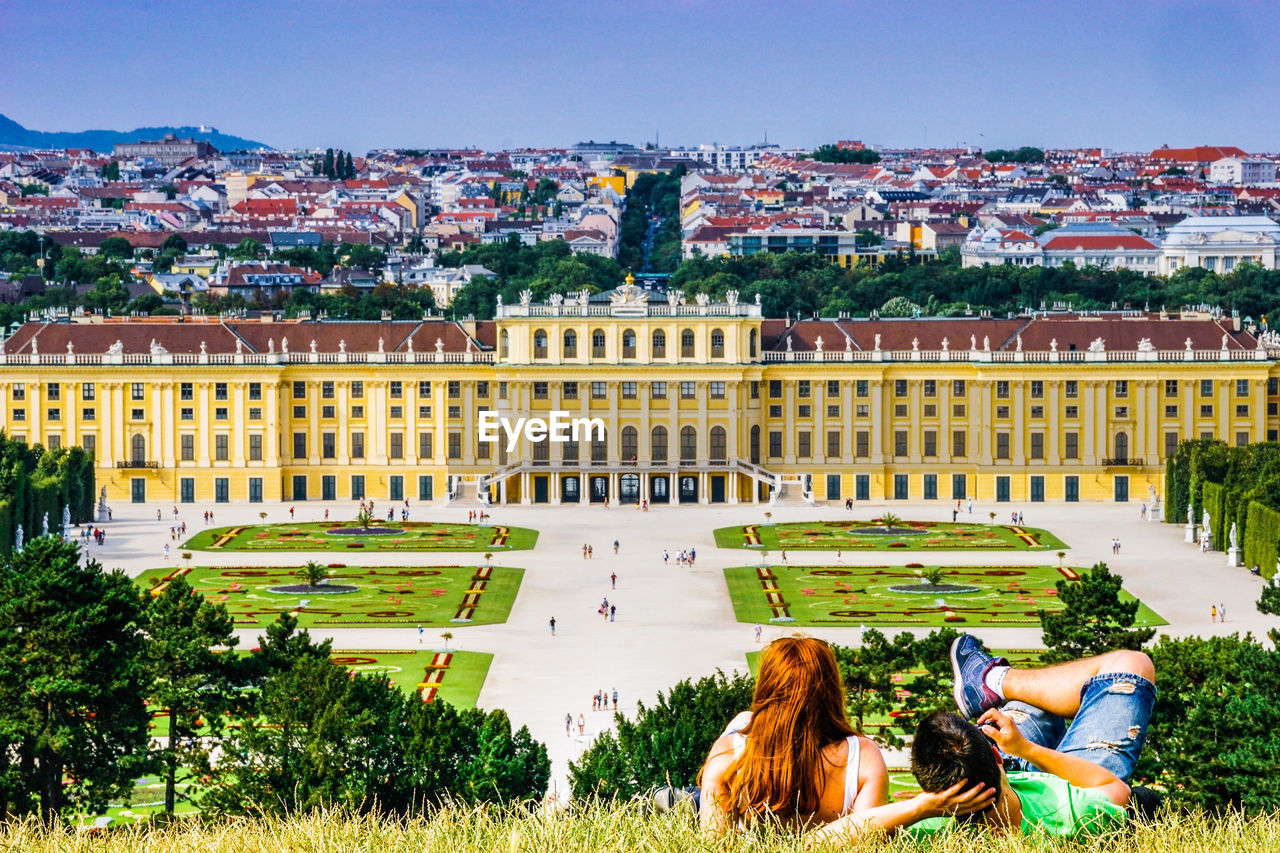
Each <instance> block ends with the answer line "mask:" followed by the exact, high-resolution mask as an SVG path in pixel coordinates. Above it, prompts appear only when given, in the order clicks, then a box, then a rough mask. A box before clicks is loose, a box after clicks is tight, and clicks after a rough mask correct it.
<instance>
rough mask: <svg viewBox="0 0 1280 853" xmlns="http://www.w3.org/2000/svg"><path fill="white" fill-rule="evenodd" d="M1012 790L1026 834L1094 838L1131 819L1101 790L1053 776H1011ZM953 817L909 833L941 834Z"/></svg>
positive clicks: (932, 820) (929, 822)
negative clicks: (1018, 802) (1080, 785)
mask: <svg viewBox="0 0 1280 853" xmlns="http://www.w3.org/2000/svg"><path fill="white" fill-rule="evenodd" d="M1007 775H1008V777H1009V787H1010V788H1012V789H1013V791H1014V793H1016V794H1017V795H1018V799H1020V800H1022V827H1021V829H1022V833H1023V835H1030V834H1032V833H1035V832H1045V833H1048V834H1049V835H1064V836H1072V835H1078V834H1085V835H1093V834H1098V833H1101V832H1105V831H1107V830H1109V829H1118V828H1119V827H1121V826H1123V825H1124V822H1125V821H1126V820H1127V819H1128V818H1127V815H1126V812H1125V809H1124V806H1117V805H1116V804H1115V803H1113V802H1111V801H1110V800H1109V799H1107V798H1106V796H1105V795H1103V794H1102V793H1100V792H1099V791H1095V790H1092V789H1090V788H1077V787H1076V786H1075V785H1072V784H1071V783H1070V782H1068V781H1066V780H1065V779H1059V778H1058V777H1057V776H1054V775H1052V774H1049V773H1022V772H1013V773H1009V774H1007ZM952 820H953V818H949V817H934V818H929V819H928V820H922V821H920V822H919V823H917V824H914V825H912V826H911V827H910V828H908V829H907V830H906V831H907V832H908V833H909V834H911V835H913V836H916V837H923V836H928V835H931V834H932V833H935V832H938V831H939V830H941V829H943V828H944V827H946V826H947V825H948V824H950V823H951V822H952Z"/></svg>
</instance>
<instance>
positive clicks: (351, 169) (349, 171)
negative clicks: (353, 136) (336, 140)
mask: <svg viewBox="0 0 1280 853" xmlns="http://www.w3.org/2000/svg"><path fill="white" fill-rule="evenodd" d="M342 168H343V172H342V176H343V177H344V178H347V179H350V178H354V177H355V176H356V167H355V163H353V162H352V161H351V152H350V151H348V152H347V160H346V163H345V164H343V167H342Z"/></svg>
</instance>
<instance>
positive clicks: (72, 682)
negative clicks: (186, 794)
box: [0, 536, 148, 823]
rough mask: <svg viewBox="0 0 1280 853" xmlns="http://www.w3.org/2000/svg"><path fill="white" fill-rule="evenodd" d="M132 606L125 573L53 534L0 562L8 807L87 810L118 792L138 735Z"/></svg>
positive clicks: (139, 670) (134, 758) (2, 758)
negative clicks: (83, 555)
mask: <svg viewBox="0 0 1280 853" xmlns="http://www.w3.org/2000/svg"><path fill="white" fill-rule="evenodd" d="M140 616H141V605H140V603H139V600H138V593H137V590H136V589H135V588H134V586H133V582H132V581H131V580H129V578H127V577H126V576H125V575H124V573H123V572H120V571H115V572H111V573H107V572H104V571H103V570H102V566H101V565H100V564H99V563H98V562H97V561H94V560H90V561H89V562H88V563H87V564H86V565H84V566H82V565H81V564H80V549H79V546H77V545H76V544H74V543H71V542H65V541H63V540H61V539H59V538H57V537H53V536H47V537H38V538H35V539H32V540H30V541H29V542H28V543H27V545H26V547H24V548H23V550H22V552H21V553H20V554H17V555H15V556H13V557H10V558H8V559H7V560H6V561H5V564H4V567H3V570H2V571H0V667H3V672H2V673H0V789H3V790H2V791H0V793H2V794H3V802H0V808H3V810H4V812H5V813H6V814H13V815H22V814H30V813H33V812H38V814H39V815H40V818H41V819H42V820H43V821H44V822H45V823H51V822H53V821H55V820H56V819H57V818H58V817H59V816H60V815H61V814H62V813H63V811H64V810H65V809H67V808H69V807H73V806H74V807H75V808H77V809H82V810H86V811H90V812H93V811H97V810H100V809H103V808H105V807H106V805H107V803H108V802H109V801H110V800H112V799H114V798H116V797H119V796H123V795H125V794H126V793H127V792H128V791H129V790H130V788H131V787H132V784H133V780H134V778H135V774H136V772H137V771H138V770H139V769H140V767H141V764H142V761H143V760H144V754H145V751H146V744H147V724H148V718H147V712H146V705H145V696H146V688H147V678H146V673H145V670H144V668H143V666H142V664H141V661H142V642H143V641H142V635H141V633H140V632H139V630H138V629H139V627H140Z"/></svg>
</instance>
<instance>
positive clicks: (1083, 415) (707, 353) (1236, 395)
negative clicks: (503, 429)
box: [0, 285, 1280, 504]
mask: <svg viewBox="0 0 1280 853" xmlns="http://www.w3.org/2000/svg"><path fill="white" fill-rule="evenodd" d="M1278 380H1280V340H1277V339H1276V337H1275V335H1274V334H1273V333H1266V332H1261V331H1259V330H1257V329H1252V330H1250V329H1245V328H1241V326H1240V323H1239V321H1238V320H1233V319H1232V318H1230V317H1223V316H1220V315H1215V314H1211V313H1182V314H1169V315H1166V314H1163V313H1161V314H1153V313H1146V312H1106V313H1100V314H1092V315H1085V314H1075V313H1043V312H1041V313H1036V314H1034V315H1028V316H1019V317H1005V318H992V317H967V318H958V319H915V320H908V319H893V320H889V319H871V320H865V319H834V320H825V319H824V320H819V319H813V320H782V319H765V318H763V317H762V316H761V312H760V308H759V306H758V305H757V304H753V303H748V302H742V301H739V300H738V299H737V296H736V294H733V293H730V294H729V295H728V300H727V301H726V302H722V303H712V302H710V301H708V300H707V299H706V298H705V297H699V298H698V299H697V300H695V301H694V302H693V303H692V304H687V303H686V301H685V300H684V299H683V298H682V297H681V295H680V294H679V293H670V294H668V295H667V296H666V297H661V296H658V297H649V295H648V294H646V293H645V292H644V291H641V290H639V289H638V288H635V287H633V286H630V285H626V286H623V287H621V288H618V289H617V290H616V291H613V292H610V293H608V294H600V295H596V296H591V297H588V296H587V295H586V294H585V293H583V294H578V295H575V296H571V297H564V298H562V297H558V296H557V297H552V299H551V301H549V302H548V303H546V304H538V303H533V302H531V301H529V300H528V299H525V300H524V301H522V302H520V303H519V304H513V305H499V307H498V312H497V317H496V319H495V320H493V321H487V322H451V321H446V320H444V319H441V318H431V317H428V318H424V319H422V320H421V321H413V322H400V321H397V322H392V321H390V320H387V321H383V322H345V321H342V322H335V321H327V320H314V321H313V320H310V319H302V320H279V319H273V318H270V317H266V318H263V319H262V320H260V321H255V320H244V319H219V318H204V317H197V318H185V319H182V320H178V319H176V318H154V319H103V318H97V317H94V318H72V319H68V320H63V321H61V322H44V323H37V322H32V323H28V324H26V325H24V326H22V327H21V328H20V329H18V330H17V331H16V332H15V333H14V334H13V335H12V336H11V337H9V338H8V339H7V340H5V341H4V342H3V349H2V350H0V400H3V406H0V426H2V427H3V429H4V430H5V431H6V432H7V433H8V434H9V435H11V436H15V437H21V438H25V439H26V440H27V441H30V442H40V443H43V444H44V445H45V446H46V447H51V446H57V445H72V444H79V445H82V446H84V447H86V448H88V449H90V450H92V451H93V452H94V454H95V459H96V460H97V473H98V478H99V483H100V484H101V485H104V486H106V488H107V492H108V497H109V499H110V500H112V501H116V502H124V501H133V502H147V501H152V502H164V503H170V502H172V503H183V502H186V503H190V502H201V503H214V502H229V501H236V502H245V501H247V502H262V501H280V500H283V501H303V500H321V501H350V500H356V499H359V498H374V499H377V500H390V501H399V500H404V499H411V500H418V501H430V500H444V499H455V500H458V499H471V500H473V499H474V498H476V497H477V496H479V495H485V496H487V497H488V499H489V500H491V501H493V502H516V503H549V504H561V503H590V502H603V501H604V500H605V499H606V498H607V499H609V500H610V501H611V502H614V503H635V502H638V501H640V500H648V501H649V502H651V503H655V504H656V503H687V502H698V503H719V502H726V503H738V502H764V501H769V500H785V501H791V500H806V501H807V500H814V501H844V500H846V499H849V498H852V499H853V500H855V501H862V500H875V501H880V500H939V501H948V500H951V501H954V500H961V499H968V498H975V499H978V500H982V501H995V502H1004V501H1016V502H1028V501H1030V502H1036V501H1081V500H1107V501H1111V500H1115V501H1124V500H1130V499H1132V500H1135V501H1138V500H1142V501H1148V500H1149V499H1150V497H1149V496H1150V494H1151V493H1152V490H1153V489H1154V491H1155V492H1156V493H1159V492H1161V491H1162V490H1163V470H1164V468H1163V466H1164V460H1165V459H1166V458H1167V457H1168V456H1169V455H1170V454H1171V453H1172V452H1173V450H1174V448H1175V447H1176V445H1177V443H1178V441H1179V440H1181V439H1182V438H1185V437H1199V436H1211V437H1216V438H1222V439H1224V440H1226V441H1229V442H1232V443H1238V444H1243V443H1248V442H1253V441H1262V440H1271V441H1274V440H1276V437H1277V430H1280V414H1278V413H1277V403H1280V389H1278V387H1277V383H1278ZM484 410H493V411H496V412H498V413H500V414H502V415H504V416H506V417H509V418H515V417H528V416H541V417H544V418H547V417H549V416H550V413H551V411H552V410H560V411H566V412H568V413H569V415H570V416H572V417H587V418H600V419H602V420H603V421H604V423H605V424H606V431H605V435H604V437H603V438H599V437H596V438H593V439H592V440H590V441H582V442H580V443H575V442H568V443H564V444H552V443H548V442H537V443H530V442H528V441H527V440H522V441H521V443H520V446H519V447H518V448H517V449H516V450H515V451H514V452H510V453H508V452H507V449H506V439H505V436H503V438H502V440H500V441H498V442H496V443H488V442H481V441H479V440H478V432H479V430H478V421H479V414H480V412H482V411H484Z"/></svg>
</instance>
